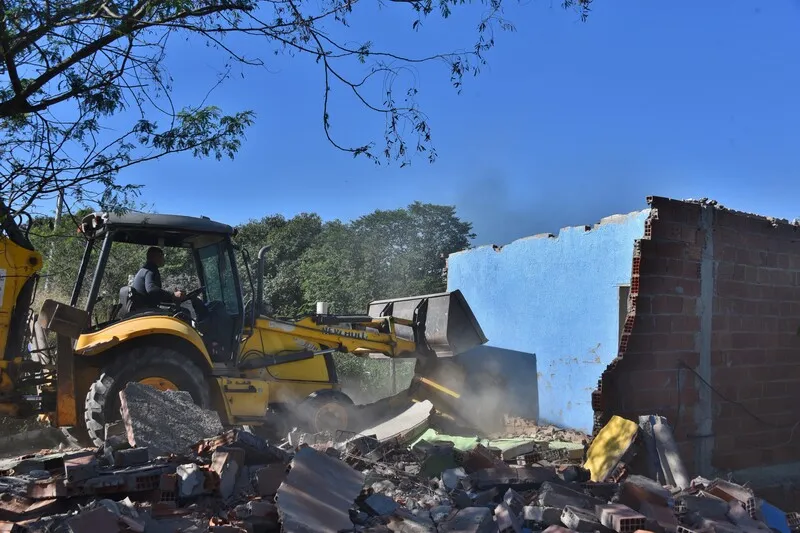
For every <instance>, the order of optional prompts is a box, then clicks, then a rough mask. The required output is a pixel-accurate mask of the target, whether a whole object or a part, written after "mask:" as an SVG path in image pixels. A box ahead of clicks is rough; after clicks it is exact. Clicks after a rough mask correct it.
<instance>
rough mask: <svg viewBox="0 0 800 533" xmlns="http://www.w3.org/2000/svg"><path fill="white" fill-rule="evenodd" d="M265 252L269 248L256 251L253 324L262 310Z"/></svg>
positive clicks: (265, 247)
mask: <svg viewBox="0 0 800 533" xmlns="http://www.w3.org/2000/svg"><path fill="white" fill-rule="evenodd" d="M267 252H269V246H264V247H262V248H261V249H260V250H259V251H258V266H257V267H256V277H257V278H258V280H257V281H256V294H255V298H253V323H254V324H255V321H256V318H258V316H259V315H260V314H261V310H262V309H263V308H264V270H265V269H264V263H265V262H266V260H267Z"/></svg>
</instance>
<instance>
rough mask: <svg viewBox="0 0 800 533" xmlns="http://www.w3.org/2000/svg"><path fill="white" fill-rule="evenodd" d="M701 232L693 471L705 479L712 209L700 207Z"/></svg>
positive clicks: (709, 445)
mask: <svg viewBox="0 0 800 533" xmlns="http://www.w3.org/2000/svg"><path fill="white" fill-rule="evenodd" d="M699 225H700V230H701V231H702V233H703V238H704V239H703V244H702V247H703V248H702V252H701V256H700V298H699V299H698V301H697V315H698V316H699V318H700V331H699V332H698V333H697V336H696V344H697V349H698V350H697V351H698V352H699V354H700V362H699V364H698V366H697V369H696V371H697V378H696V379H695V387H696V388H697V391H698V395H699V401H698V402H697V406H696V407H695V411H694V412H695V420H694V422H695V428H696V432H697V434H698V435H701V436H702V437H701V438H700V439H699V440H698V441H697V444H696V446H695V463H694V464H695V469H696V470H697V472H698V473H700V475H703V476H708V475H709V474H710V472H711V470H712V467H711V458H712V455H713V453H714V438H713V437H712V435H713V429H714V428H713V410H712V405H711V399H712V394H711V390H710V388H709V386H708V385H707V384H710V383H711V337H712V332H713V323H712V320H713V315H714V285H715V279H714V277H715V276H714V274H715V272H714V270H715V268H714V227H713V226H714V209H713V208H710V207H708V206H703V209H702V211H701V215H700V221H699Z"/></svg>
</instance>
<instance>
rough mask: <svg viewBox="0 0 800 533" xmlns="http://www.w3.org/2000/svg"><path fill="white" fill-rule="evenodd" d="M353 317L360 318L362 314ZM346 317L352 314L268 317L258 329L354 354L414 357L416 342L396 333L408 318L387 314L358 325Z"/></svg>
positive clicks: (408, 323)
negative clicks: (292, 319) (295, 318)
mask: <svg viewBox="0 0 800 533" xmlns="http://www.w3.org/2000/svg"><path fill="white" fill-rule="evenodd" d="M356 318H359V319H363V317H356ZM367 318H369V317H367ZM349 319H352V317H319V318H315V317H306V318H302V319H300V320H297V321H294V322H290V321H283V320H277V319H273V318H270V319H268V320H267V321H266V324H264V325H262V326H260V329H264V330H266V331H269V332H270V333H272V334H278V335H281V334H284V335H291V336H292V337H298V338H301V339H303V340H305V341H308V342H311V343H314V344H319V345H322V346H328V347H331V348H335V349H336V350H337V351H339V352H343V353H349V354H353V355H356V356H368V355H370V354H381V355H384V356H386V357H391V358H397V357H415V356H416V354H417V351H418V347H417V344H416V343H415V342H414V341H409V340H406V339H401V338H399V337H398V336H397V334H396V332H395V327H396V324H398V323H403V324H406V325H408V326H411V322H410V321H407V320H402V319H395V318H394V317H387V318H384V319H378V320H370V321H361V322H358V323H357V324H353V323H352V322H345V320H349ZM383 331H386V333H383Z"/></svg>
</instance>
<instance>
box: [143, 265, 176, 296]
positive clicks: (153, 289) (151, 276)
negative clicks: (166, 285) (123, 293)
mask: <svg viewBox="0 0 800 533" xmlns="http://www.w3.org/2000/svg"><path fill="white" fill-rule="evenodd" d="M144 289H145V291H147V294H148V296H152V297H153V298H158V299H159V301H160V302H172V301H173V300H174V299H175V298H174V296H173V295H172V293H171V292H168V291H165V290H164V289H162V288H161V284H160V283H159V282H158V281H157V280H156V273H155V272H153V271H152V270H149V271H147V273H146V274H145V275H144Z"/></svg>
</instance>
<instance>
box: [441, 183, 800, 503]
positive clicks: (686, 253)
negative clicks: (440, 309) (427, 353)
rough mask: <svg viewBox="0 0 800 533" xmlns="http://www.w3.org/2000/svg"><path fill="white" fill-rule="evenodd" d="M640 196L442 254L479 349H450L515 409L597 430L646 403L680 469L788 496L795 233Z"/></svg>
mask: <svg viewBox="0 0 800 533" xmlns="http://www.w3.org/2000/svg"><path fill="white" fill-rule="evenodd" d="M648 204H649V207H648V208H647V209H644V210H642V211H638V212H634V213H630V214H627V215H615V216H611V217H608V218H605V219H603V220H602V221H601V222H600V223H599V224H596V225H593V226H585V227H584V226H582V227H573V228H565V229H563V230H561V232H560V233H559V234H558V235H552V234H543V235H536V236H533V237H529V238H525V239H520V240H518V241H515V242H513V243H511V244H509V245H507V246H503V247H499V246H485V247H481V248H477V249H473V250H467V251H464V252H460V253H457V254H453V255H451V256H450V258H449V260H448V290H455V289H460V290H461V291H462V293H463V294H464V296H465V297H466V298H467V299H468V300H469V302H470V305H471V307H472V310H473V312H474V314H475V316H476V318H477V319H478V321H479V322H480V324H481V326H482V328H483V329H484V332H485V333H486V336H487V337H488V339H489V345H490V346H484V347H481V348H480V350H475V353H476V354H477V353H478V352H480V354H479V357H478V356H475V357H473V358H472V360H470V358H469V357H468V356H469V354H465V359H466V360H468V361H469V362H472V361H475V362H476V364H477V361H482V362H481V365H483V366H482V368H485V367H486V363H485V360H486V359H487V358H490V359H491V360H492V363H493V365H494V366H493V369H494V371H496V372H498V373H500V374H502V375H503V376H506V377H508V379H509V382H508V391H509V394H508V398H507V403H508V404H509V405H510V406H512V407H514V408H516V409H517V412H518V413H519V414H524V415H525V416H528V417H530V418H535V419H537V420H541V421H543V422H546V423H552V424H555V425H557V426H560V427H572V428H577V429H581V430H584V431H586V432H587V433H597V432H598V431H599V429H600V428H602V427H603V426H604V425H605V424H607V423H608V422H609V421H610V420H611V417H613V416H614V415H620V416H622V417H624V418H627V419H631V420H638V417H639V416H641V415H647V414H649V413H657V414H659V415H663V416H665V417H666V418H667V419H668V420H669V421H670V422H671V423H672V424H673V425H674V427H675V440H676V442H677V449H678V450H679V452H680V455H681V457H683V460H684V461H685V463H686V467H687V470H688V471H689V472H694V473H697V474H700V475H704V476H707V477H713V476H715V475H731V476H732V477H733V478H734V479H737V480H740V481H742V482H748V483H750V485H751V486H753V487H755V488H756V489H757V490H758V491H759V493H760V494H763V495H764V496H765V497H768V499H770V500H772V501H775V502H781V503H782V504H786V505H788V504H791V503H793V502H798V501H800V490H798V489H797V488H795V487H796V486H797V482H798V481H800V445H799V444H800V440H797V439H800V435H799V434H798V433H799V432H797V431H796V429H797V426H798V424H800V415H798V412H797V409H796V405H798V402H799V401H800V360H798V358H797V355H798V353H800V336H798V327H800V227H798V225H796V224H795V223H790V222H788V221H786V220H777V219H773V218H769V217H764V216H756V215H752V214H747V213H741V212H737V211H732V210H729V209H725V208H723V207H722V206H720V205H718V204H716V203H715V202H713V201H705V200H701V201H693V200H689V201H678V200H671V199H667V198H659V197H651V198H648ZM493 349H494V350H497V351H498V352H499V355H497V356H496V357H491V356H492V355H493V354H492V350H493ZM509 349H511V350H514V351H515V354H518V353H524V354H527V355H524V356H516V355H515V357H514V358H506V357H505V353H506V352H507V351H508V350H509ZM526 358H527V361H528V362H527V363H526V364H524V366H523V364H521V363H520V360H521V359H526ZM531 382H535V383H536V388H535V389H534V390H533V391H532V388H531V385H530V383H531ZM531 393H532V394H533V398H531V397H530V395H531ZM523 399H524V400H523Z"/></svg>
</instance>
